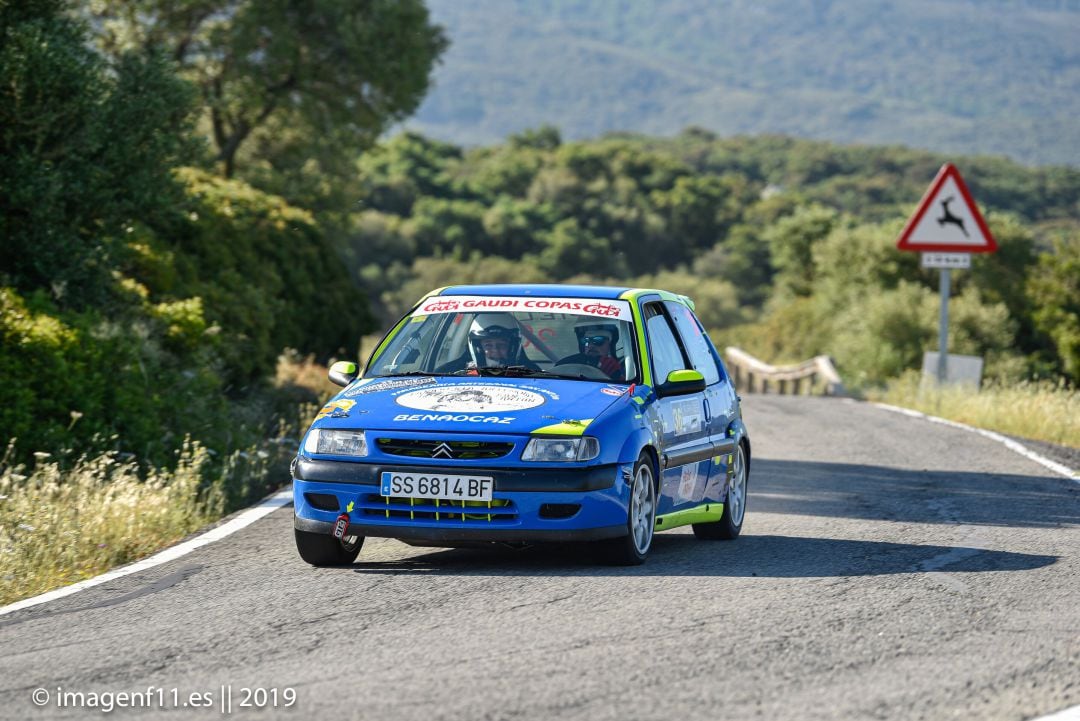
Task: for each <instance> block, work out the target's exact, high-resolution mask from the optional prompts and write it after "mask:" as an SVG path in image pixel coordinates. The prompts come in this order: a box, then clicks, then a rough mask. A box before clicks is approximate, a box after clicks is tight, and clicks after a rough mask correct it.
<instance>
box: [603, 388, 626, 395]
mask: <svg viewBox="0 0 1080 721" xmlns="http://www.w3.org/2000/svg"><path fill="white" fill-rule="evenodd" d="M600 392H601V393H607V394H608V395H609V396H621V395H622V394H623V392H622V391H621V390H617V389H615V388H601V389H600Z"/></svg>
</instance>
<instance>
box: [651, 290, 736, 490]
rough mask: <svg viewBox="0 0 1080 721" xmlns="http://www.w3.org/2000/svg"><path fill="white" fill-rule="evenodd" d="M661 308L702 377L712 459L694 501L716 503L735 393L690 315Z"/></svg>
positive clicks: (679, 308) (730, 447)
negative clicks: (701, 488)
mask: <svg viewBox="0 0 1080 721" xmlns="http://www.w3.org/2000/svg"><path fill="white" fill-rule="evenodd" d="M664 305H665V307H666V308H667V310H668V312H669V313H670V315H671V318H672V320H673V321H674V324H675V330H676V331H677V332H678V334H679V339H680V340H681V341H682V343H683V347H684V348H686V351H687V355H688V356H689V359H690V363H691V364H692V366H693V368H694V370H696V371H698V372H700V373H701V374H702V375H703V376H705V384H706V385H705V401H704V410H705V423H706V425H707V427H708V436H709V441H710V442H711V443H712V446H713V456H712V458H711V459H710V461H709V464H708V465H709V470H708V483H707V484H706V485H705V486H704V487H703V493H702V495H701V496H700V497H698V498H696V499H695V500H697V501H698V502H701V501H720V500H721V498H722V496H723V493H724V487H725V485H726V483H727V472H728V469H729V465H730V464H729V455H730V454H731V453H732V452H733V451H734V450H735V441H734V440H733V439H731V438H730V437H729V433H728V427H729V426H730V425H731V423H732V421H734V420H735V416H736V413H737V403H738V401H737V397H736V395H735V389H734V387H733V386H732V385H731V380H730V379H729V378H728V377H727V373H725V372H724V366H723V363H721V362H720V356H719V354H718V353H717V352H716V348H715V347H714V346H713V344H712V341H711V340H709V336H708V335H707V334H706V333H705V328H704V326H702V324H701V321H699V320H698V318H697V316H695V315H694V313H693V311H691V310H690V308H688V307H687V306H685V305H683V304H682V303H675V302H673V301H665V302H664Z"/></svg>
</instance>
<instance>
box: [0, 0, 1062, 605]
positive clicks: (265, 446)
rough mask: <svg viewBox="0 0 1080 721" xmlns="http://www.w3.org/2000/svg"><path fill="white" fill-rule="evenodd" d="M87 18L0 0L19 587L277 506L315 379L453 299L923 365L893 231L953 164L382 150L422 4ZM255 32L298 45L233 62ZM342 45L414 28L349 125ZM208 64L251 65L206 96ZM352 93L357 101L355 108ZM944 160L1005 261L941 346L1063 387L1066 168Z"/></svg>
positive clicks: (761, 149) (389, 144)
mask: <svg viewBox="0 0 1080 721" xmlns="http://www.w3.org/2000/svg"><path fill="white" fill-rule="evenodd" d="M89 7H90V9H89V10H87V9H86V8H84V7H83V6H81V5H80V6H75V5H68V4H66V3H64V2H62V1H61V0H28V1H27V2H21V3H8V4H4V5H0V36H2V37H3V43H2V44H0V75H2V76H3V77H4V78H5V83H4V85H3V86H2V87H0V237H3V239H4V242H3V244H2V245H0V378H2V379H3V383H0V443H2V445H0V448H4V449H6V451H5V456H4V460H3V463H2V465H0V475H2V477H3V479H4V480H3V483H4V484H5V485H4V490H2V491H0V496H3V498H0V523H2V527H0V569H3V570H0V583H6V584H9V585H6V586H4V587H3V589H4V590H3V593H4V597H5V598H8V599H10V598H14V597H17V596H20V595H29V594H30V593H33V592H36V591H38V590H41V589H44V588H46V587H48V586H49V585H53V584H60V583H66V582H68V581H70V580H76V579H78V578H81V577H84V576H86V575H88V574H92V573H94V572H96V571H98V570H101V569H103V568H105V567H107V566H108V565H110V564H115V563H122V562H125V561H128V560H132V559H134V558H137V557H138V556H140V555H142V554H144V553H147V552H149V551H150V550H151V549H153V548H157V547H160V545H162V544H163V543H168V542H170V541H171V540H174V539H176V538H179V537H181V536H183V535H184V534H185V533H188V532H190V531H191V530H192V529H193V528H196V527H198V526H200V525H201V524H203V523H205V522H206V521H208V520H209V519H212V518H214V517H218V516H220V515H221V514H222V513H228V512H230V511H232V510H234V509H236V508H239V507H242V506H243V505H245V504H247V503H250V502H251V501H252V500H254V499H256V498H259V497H261V496H263V495H265V494H266V493H267V492H268V491H270V490H272V489H274V488H276V487H278V486H280V485H281V484H282V483H283V482H285V481H286V480H287V477H288V476H287V466H286V464H287V460H288V457H289V456H290V455H291V454H292V453H294V452H295V449H296V444H297V442H298V434H299V433H300V431H301V430H302V428H303V427H304V426H305V425H306V423H307V422H308V420H309V419H310V417H311V414H310V412H309V411H308V410H305V409H309V408H310V406H311V404H314V403H318V402H320V401H321V400H322V399H323V398H325V396H326V395H327V394H328V393H329V392H331V390H332V389H331V388H330V387H329V386H328V385H327V384H326V381H325V378H324V373H325V371H324V370H323V368H324V366H325V364H326V363H327V362H329V361H330V360H333V359H334V358H355V357H356V356H357V355H358V353H359V352H360V344H361V342H364V349H365V351H370V349H371V348H372V347H373V344H372V343H371V342H370V336H371V335H372V334H376V333H378V331H379V330H380V329H381V328H385V327H386V326H387V325H388V324H389V323H391V322H392V321H393V320H395V319H396V318H397V317H398V316H399V315H400V314H402V313H403V312H405V311H406V310H408V309H409V307H410V306H411V304H412V303H413V302H414V301H415V300H416V298H417V297H419V296H420V295H421V294H422V293H424V292H426V291H428V290H430V289H431V288H434V287H438V286H443V285H446V284H448V283H490V282H553V283H578V282H581V283H585V282H589V283H592V282H597V283H619V284H632V285H642V286H659V287H664V288H669V289H671V290H674V291H677V292H682V293H686V294H688V295H690V296H691V297H693V298H694V299H695V300H696V301H697V304H698V309H699V311H700V315H701V317H702V319H703V320H704V322H705V323H706V324H707V325H708V327H709V328H710V330H711V332H712V333H713V335H714V338H715V339H716V340H717V341H718V344H720V345H724V344H736V345H740V346H742V347H744V348H746V349H747V350H748V351H750V352H752V353H755V354H756V355H758V356H760V357H761V358H763V359H765V360H768V361H770V362H783V361H787V360H802V359H804V358H807V357H810V356H812V355H816V354H819V353H827V354H830V355H832V356H833V357H834V359H835V360H836V363H837V365H838V367H839V369H840V371H841V373H842V374H843V375H844V378H845V382H846V383H847V384H848V385H849V386H853V387H856V388H862V389H873V388H883V387H885V385H886V384H887V383H888V382H889V381H890V380H891V379H894V378H897V377H899V376H900V375H901V374H902V373H904V372H905V371H907V370H909V369H912V368H916V367H918V366H919V363H920V360H921V356H922V352H923V351H924V350H926V349H928V348H931V347H933V345H934V342H935V338H936V275H934V274H932V273H929V272H926V271H922V270H920V269H919V267H918V259H917V257H915V255H914V254H902V253H898V252H896V250H895V249H894V248H893V242H894V239H895V237H896V234H897V232H898V231H899V228H900V225H901V224H902V222H903V220H904V218H905V217H906V216H907V214H908V213H910V211H911V209H912V207H913V206H914V204H915V202H916V201H917V200H918V198H919V196H920V195H921V193H922V191H923V190H924V188H925V186H926V183H927V182H928V181H929V179H930V178H931V177H932V176H933V174H934V172H935V171H936V170H937V168H938V166H939V165H940V164H941V162H942V161H943V160H944V159H945V158H943V157H942V156H937V155H933V154H930V153H925V152H920V151H914V150H907V149H903V148H883V147H877V148H875V147H838V146H833V145H829V144H825V143H819V142H810V141H797V140H793V139H790V138H781V137H758V138H750V137H739V138H726V139H725V138H718V137H715V136H713V135H711V134H710V133H707V132H704V131H701V130H696V129H688V130H686V131H685V132H683V133H681V134H680V135H678V136H676V137H672V138H662V139H657V138H648V137H641V136H631V135H610V136H605V137H602V138H598V139H596V140H591V141H581V142H572V143H565V142H563V140H562V138H561V136H560V134H559V131H558V130H557V129H555V128H552V127H541V128H537V129H534V130H529V131H525V132H522V133H519V134H516V135H513V136H511V137H509V138H508V139H507V141H506V142H505V143H502V144H499V145H495V146H490V147H480V148H470V149H466V148H463V147H460V146H456V145H452V144H448V143H442V142H437V141H433V140H430V139H428V138H425V137H423V136H420V135H415V134H410V133H401V134H398V135H396V136H394V137H392V138H390V139H389V140H386V141H383V142H378V143H376V142H375V138H377V137H379V136H380V134H381V133H382V132H383V131H384V130H385V129H387V128H388V127H390V126H391V125H392V124H393V123H394V122H396V121H398V120H400V119H401V118H403V117H406V116H407V115H408V114H409V113H411V112H412V111H413V110H415V108H416V106H417V104H418V103H419V102H420V100H421V98H422V97H423V95H424V92H425V91H426V89H427V86H428V82H429V74H430V71H431V68H432V66H433V64H434V63H435V61H436V59H437V58H438V57H439V55H440V53H441V52H442V51H443V49H445V46H446V39H445V37H443V34H442V31H441V29H439V28H438V27H435V26H432V25H431V24H430V22H429V20H428V17H427V14H426V11H425V8H424V5H423V3H422V2H420V0H407V1H406V0H397V1H395V2H375V3H363V4H356V3H351V2H346V1H345V0H342V1H341V2H328V3H323V4H322V5H320V8H321V9H320V12H323V13H325V17H324V18H323V20H325V22H323V23H321V24H318V25H317V27H316V26H315V25H311V26H308V25H306V24H303V23H300V24H297V23H296V22H294V19H293V18H289V17H287V16H278V15H277V14H276V13H278V11H279V10H280V8H277V9H274V8H269V9H267V8H264V7H263V5H262V4H259V3H226V2H224V0H222V2H221V3H220V7H218V8H217V9H218V10H220V12H215V11H214V8H215V7H217V5H215V3H214V2H211V3H210V5H207V6H206V7H205V8H204V7H203V6H202V5H200V6H199V9H198V10H199V11H198V12H195V10H192V9H190V8H188V9H185V8H187V6H186V5H181V6H178V7H177V9H176V13H177V14H176V15H172V14H169V13H162V12H159V10H160V4H159V3H157V2H155V1H153V0H124V1H121V0H103V2H100V3H94V4H92V5H91V6H89ZM91 10H92V12H93V13H94V15H93V17H87V16H86V15H85V13H89V12H91ZM189 10H190V11H191V12H192V13H194V14H191V15H190V16H189V15H187V14H185V13H188V12H189ZM204 11H206V12H204ZM259 13H268V14H264V15H260V14H259ZM207 18H213V19H214V23H215V24H214V25H213V27H209V26H205V27H204V26H203V25H202V24H201V23H203V22H204V21H205V20H206V19H207ZM91 21H92V22H91ZM151 21H152V22H154V23H156V24H155V25H153V26H148V25H146V26H144V25H139V23H149V22H151ZM263 26H273V27H274V28H276V30H275V34H274V37H275V38H277V39H280V40H281V42H282V45H281V46H280V47H279V46H277V45H274V46H273V47H266V48H263V49H262V50H260V53H263V54H262V55H259V56H260V57H263V58H265V59H266V61H267V62H266V63H265V64H264V65H262V66H259V67H247V66H246V65H245V63H246V62H247V60H244V59H245V58H246V59H250V58H251V57H255V56H256V55H258V54H257V53H253V52H252V49H251V47H250V44H251V43H252V42H256V41H258V37H261V35H258V33H255V35H253V34H252V33H253V32H254V30H253V29H255V28H259V27H263ZM344 27H352V28H356V27H364V28H366V29H367V30H371V32H376V30H377V34H379V37H385V38H398V39H400V41H401V42H403V43H405V45H403V46H402V47H397V48H389V49H387V48H382V49H384V50H386V51H387V53H388V55H387V58H390V59H393V58H396V57H407V58H409V59H410V60H411V62H409V63H404V64H402V63H396V62H390V60H387V61H386V62H387V63H389V64H388V65H385V66H383V65H380V64H379V62H376V61H377V58H372V57H368V55H366V54H365V53H366V52H367V51H366V48H367V47H368V45H367V44H366V43H365V40H364V38H366V37H368V35H366V34H365V33H359V34H347V35H346V36H343V37H340V38H338V40H340V43H338V44H335V45H333V47H334V49H335V52H340V53H343V56H342V58H343V62H345V61H347V60H348V59H349V58H350V57H353V55H356V56H357V57H361V56H362V57H364V58H365V60H370V61H371V63H372V64H371V65H370V66H369V65H364V66H363V67H365V68H367V70H366V71H365V72H370V73H371V74H372V75H371V78H370V81H371V82H370V84H369V85H365V87H366V88H367V90H366V91H365V95H364V98H361V99H355V103H353V104H352V105H349V104H348V103H346V106H347V107H349V108H351V109H352V110H350V111H349V112H347V113H345V115H346V116H348V117H347V118H344V119H343V116H342V114H341V112H339V111H341V110H342V106H340V105H338V104H337V103H338V100H340V98H337V97H336V96H335V97H332V98H329V99H327V98H326V97H324V95H325V94H326V93H330V94H331V95H334V94H335V93H337V90H336V89H335V88H334V87H329V88H328V86H327V85H324V84H321V83H320V82H318V81H319V79H320V78H319V77H315V76H313V75H312V74H311V73H310V72H309V71H310V68H306V67H304V66H302V65H295V64H290V63H291V62H292V61H293V60H296V59H297V58H301V59H302V58H306V57H308V54H309V53H310V52H312V48H314V47H322V45H327V47H329V46H330V45H331V44H330V43H326V42H324V41H325V40H326V37H325V35H326V33H333V32H334V30H333V29H334V28H344ZM192 28H194V30H192ZM372 28H375V29H376V30H372ZM365 32H366V30H365ZM253 38H254V39H253ZM260 42H261V41H260ZM395 42H396V41H395ZM350 53H351V54H352V55H350ZM219 57H234V58H237V61H236V63H234V64H226V65H227V67H228V73H226V74H225V75H223V76H221V77H217V78H214V77H213V73H214V72H218V71H221V68H220V67H218V64H215V62H212V60H213V58H219ZM296 62H301V61H300V60H296ZM207 63H209V64H207ZM357 67H359V66H357ZM264 71H265V72H264ZM343 72H346V71H343ZM353 72H354V69H349V70H348V71H347V73H346V76H342V77H339V78H337V79H336V80H335V82H338V81H340V83H343V84H345V85H355V84H356V82H357V81H358V78H357V77H356V76H355V75H352V74H350V73H353ZM356 72H360V71H359V70H357V71H356ZM207 73H209V74H210V75H207ZM235 73H239V75H237V74H235ZM208 78H209V79H208ZM322 79H324V80H325V79H326V78H322ZM260 84H261V85H260ZM281 84H284V86H285V88H286V92H284V94H279V93H280V92H281V91H282V88H280V87H279V85H281ZM331 85H333V83H331ZM260 87H261V90H260V89H259V88H260ZM253 88H254V89H253ZM285 97H287V98H289V99H291V100H290V102H289V103H282V102H280V101H281V98H285ZM274 98H278V100H277V101H275V100H274ZM293 100H295V102H292V101H293ZM309 102H310V104H307V103H309ZM326 103H329V104H326ZM356 103H370V105H365V106H364V108H365V110H364V112H363V113H360V115H361V116H362V117H361V118H360V119H359V120H357V118H356V117H354V116H355V115H356V113H355V112H353V111H355V109H356V108H357V107H360V106H358V105H356ZM223 112H224V113H226V115H227V117H224V116H221V113H223ZM952 160H954V161H955V162H957V163H958V165H960V167H961V168H962V170H963V172H964V174H965V177H966V178H967V179H968V181H969V183H970V185H971V186H972V190H973V192H974V193H975V195H976V197H977V198H978V199H979V200H980V201H981V202H982V203H984V204H985V208H986V211H987V212H986V214H987V217H988V220H989V223H990V225H991V228H992V229H993V231H994V233H995V235H996V237H997V239H998V242H999V244H1000V246H1001V252H999V253H996V254H994V255H992V256H990V257H980V258H977V259H976V260H975V263H974V266H973V268H972V270H971V271H970V272H968V271H964V272H961V273H958V274H957V280H956V295H955V297H954V300H953V306H952V315H953V323H952V332H953V334H954V335H953V338H952V345H951V348H952V350H953V351H954V352H960V353H973V354H980V355H983V356H984V357H985V358H986V363H987V364H986V368H987V375H988V378H989V379H990V380H991V381H993V382H994V383H995V384H997V385H998V386H999V387H1002V388H1006V387H1010V386H1013V385H1015V384H1017V383H1020V382H1023V381H1033V382H1044V381H1045V382H1049V383H1053V384H1058V383H1060V384H1063V387H1066V388H1073V387H1075V384H1076V383H1077V382H1078V381H1080V289H1078V288H1077V284H1078V282H1080V220H1078V218H1080V172H1078V171H1077V170H1075V169H1070V168H1062V167H1047V168H1025V167H1022V166H1019V165H1017V164H1014V163H1011V162H1008V161H1005V160H1001V159H997V158H968V159H956V158H952ZM364 338H368V340H367V341H366V342H365V341H363V340H362V339H364ZM286 349H294V350H290V351H286ZM1055 387H1056V386H1055ZM1065 407H1066V408H1072V406H1069V405H1067V404H1066V406H1065ZM1069 437H1071V436H1069ZM1061 442H1071V441H1069V440H1067V439H1066V440H1063V441H1061ZM262 454H266V456H265V457H264V456H263V455H262ZM196 479H197V480H196ZM119 499H124V500H119ZM73 506H74V508H73ZM166 508H167V509H168V511H167V512H161V513H159V511H158V510H155V509H166ZM125 509H127V510H125ZM125 514H127V515H125ZM144 516H145V518H143V517H144ZM71 519H75V520H74V521H72V520H71ZM106 526H109V528H108V529H106ZM27 528H32V529H34V530H33V531H29V530H27ZM65 534H67V535H65ZM71 534H75V535H74V536H72V535H71ZM96 536H100V538H101V540H98V541H97V542H96V543H91V541H93V539H94V537H96ZM128 536H130V538H128ZM73 538H77V539H79V540H78V541H77V542H76V541H74V540H72V539H73ZM65 539H66V540H65ZM66 541H71V542H70V543H69V542H66ZM100 544H104V545H100ZM80 549H81V550H80ZM47 559H52V562H51V565H49V564H47V563H46V560H47ZM38 565H40V566H41V572H40V577H38V576H34V577H33V578H32V577H31V574H30V571H29V569H30V568H32V567H35V568H36V566H38ZM35 573H36V571H35ZM34 579H37V580H34Z"/></svg>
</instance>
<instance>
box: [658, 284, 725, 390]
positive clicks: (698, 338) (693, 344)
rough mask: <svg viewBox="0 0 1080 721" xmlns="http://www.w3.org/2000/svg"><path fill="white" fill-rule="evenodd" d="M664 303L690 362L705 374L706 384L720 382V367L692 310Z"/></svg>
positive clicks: (679, 304)
mask: <svg viewBox="0 0 1080 721" xmlns="http://www.w3.org/2000/svg"><path fill="white" fill-rule="evenodd" d="M664 305H665V306H666V307H667V309H668V312H669V313H671V317H672V318H673V319H674V321H675V328H676V329H678V331H679V336H680V337H681V338H682V340H683V347H684V348H686V352H687V353H689V354H690V363H691V364H692V365H693V366H694V370H696V371H697V372H698V373H700V374H701V375H703V376H705V383H706V385H710V386H711V385H712V384H713V383H719V382H720V369H719V368H717V365H716V358H714V357H713V353H712V349H711V348H710V347H709V341H708V339H707V338H706V337H705V332H704V331H703V330H702V329H701V324H699V323H698V321H697V318H695V317H694V313H693V311H691V310H690V309H689V308H687V307H686V306H685V305H683V304H682V303H673V302H671V301H665V302H664Z"/></svg>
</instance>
